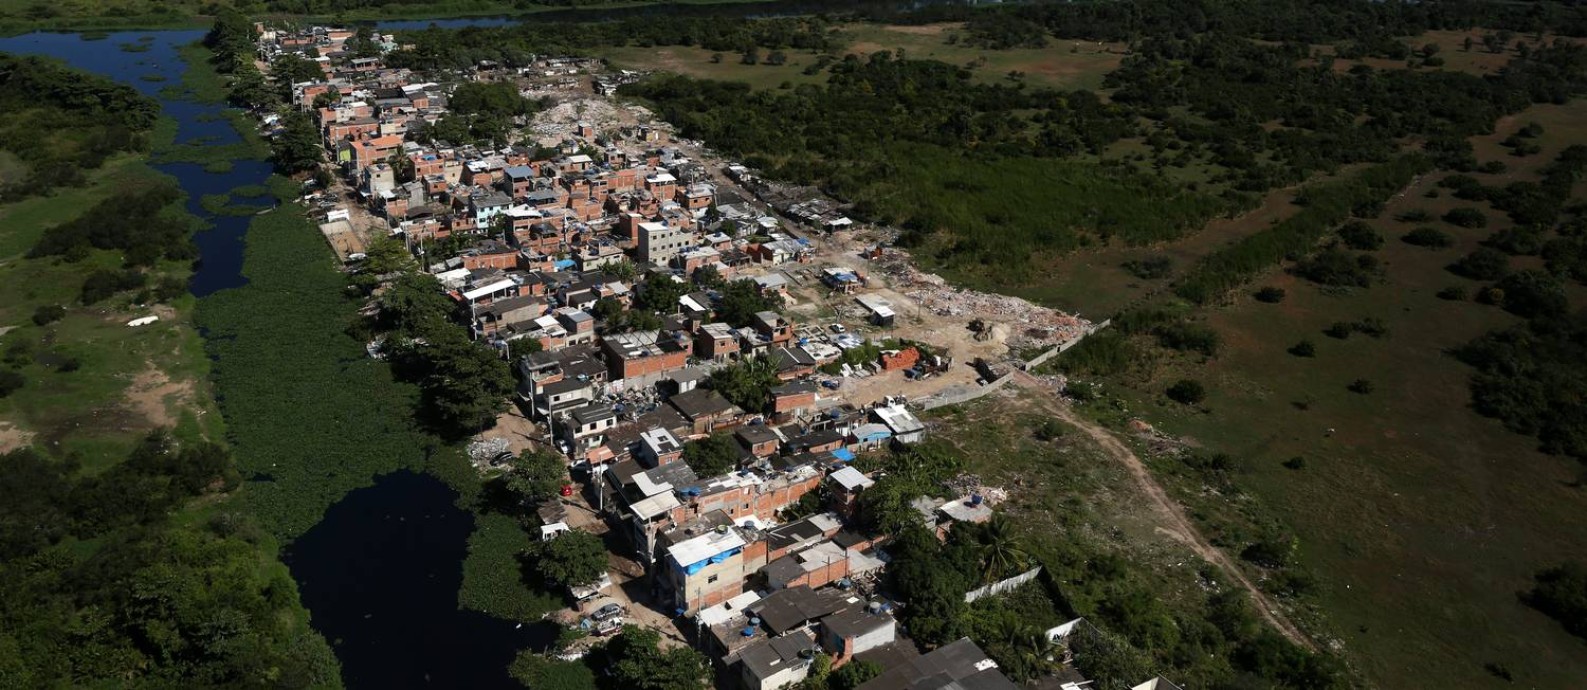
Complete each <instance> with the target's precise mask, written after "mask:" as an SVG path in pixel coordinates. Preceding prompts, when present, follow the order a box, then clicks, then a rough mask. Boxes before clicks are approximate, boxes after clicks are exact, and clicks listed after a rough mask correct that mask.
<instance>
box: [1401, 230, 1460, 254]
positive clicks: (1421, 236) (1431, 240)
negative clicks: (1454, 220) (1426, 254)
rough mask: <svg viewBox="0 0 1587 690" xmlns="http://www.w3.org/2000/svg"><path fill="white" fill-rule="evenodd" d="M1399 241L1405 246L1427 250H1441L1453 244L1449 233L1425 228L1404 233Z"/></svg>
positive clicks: (1453, 240) (1453, 241)
mask: <svg viewBox="0 0 1587 690" xmlns="http://www.w3.org/2000/svg"><path fill="white" fill-rule="evenodd" d="M1400 240H1401V241H1403V242H1405V243H1406V244H1410V245H1415V246H1418V247H1427V248H1428V249H1443V248H1445V247H1448V246H1450V245H1452V244H1454V243H1455V238H1453V237H1450V236H1449V233H1447V232H1444V231H1443V230H1439V229H1438V228H1433V227H1425V226H1424V227H1420V228H1417V229H1415V230H1412V231H1410V232H1408V233H1405V234H1404V235H1403V236H1401V237H1400Z"/></svg>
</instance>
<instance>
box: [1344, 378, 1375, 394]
mask: <svg viewBox="0 0 1587 690" xmlns="http://www.w3.org/2000/svg"><path fill="white" fill-rule="evenodd" d="M1345 387H1346V388H1348V389H1350V392H1351V393H1358V394H1360V395H1366V394H1368V393H1371V392H1372V390H1373V388H1374V386H1373V385H1372V382H1371V381H1369V380H1367V379H1356V380H1354V381H1351V382H1350V385H1348V386H1345Z"/></svg>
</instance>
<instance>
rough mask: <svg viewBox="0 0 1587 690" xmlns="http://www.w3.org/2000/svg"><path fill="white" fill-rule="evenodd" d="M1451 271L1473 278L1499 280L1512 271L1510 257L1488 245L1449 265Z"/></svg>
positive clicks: (1463, 276)
mask: <svg viewBox="0 0 1587 690" xmlns="http://www.w3.org/2000/svg"><path fill="white" fill-rule="evenodd" d="M1449 272H1450V273H1453V274H1455V275H1457V276H1460V277H1462V278H1470V279H1472V280H1498V279H1500V278H1503V277H1504V276H1505V274H1507V273H1509V272H1510V257H1508V256H1505V254H1504V252H1501V251H1499V250H1497V249H1490V248H1488V247H1478V248H1477V249H1476V250H1475V251H1473V252H1471V253H1470V254H1467V255H1465V256H1463V257H1461V258H1460V260H1459V261H1456V262H1455V263H1452V264H1450V265H1449Z"/></svg>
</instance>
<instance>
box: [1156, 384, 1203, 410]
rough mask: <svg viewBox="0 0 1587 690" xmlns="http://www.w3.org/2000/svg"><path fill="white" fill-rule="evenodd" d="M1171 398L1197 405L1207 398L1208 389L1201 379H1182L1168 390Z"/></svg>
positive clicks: (1186, 403)
mask: <svg viewBox="0 0 1587 690" xmlns="http://www.w3.org/2000/svg"><path fill="white" fill-rule="evenodd" d="M1166 393H1167V395H1168V399H1169V400H1173V401H1174V402H1177V403H1182V404H1185V405H1195V404H1197V403H1200V402H1201V401H1202V400H1205V399H1206V398H1207V389H1206V387H1204V386H1202V385H1201V382H1200V381H1196V380H1194V379H1180V380H1178V381H1176V382H1174V385H1172V386H1169V387H1168V390H1167V391H1166Z"/></svg>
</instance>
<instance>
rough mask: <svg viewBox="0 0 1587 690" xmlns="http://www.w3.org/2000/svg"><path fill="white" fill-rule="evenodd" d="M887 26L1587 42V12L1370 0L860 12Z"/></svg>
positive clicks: (1463, 1) (1094, 36) (1540, 5)
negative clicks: (1509, 35) (999, 23)
mask: <svg viewBox="0 0 1587 690" xmlns="http://www.w3.org/2000/svg"><path fill="white" fill-rule="evenodd" d="M863 12H864V13H865V14H866V15H867V16H870V17H873V18H877V19H883V20H886V21H903V22H931V21H949V20H972V21H976V22H978V23H980V24H982V25H983V26H986V25H990V24H991V23H990V22H987V21H986V20H985V19H983V18H982V15H984V14H986V13H989V12H990V13H1004V14H1009V15H1012V16H1014V17H1016V18H1018V19H1020V20H1022V21H1024V22H1028V23H1031V24H1037V25H1040V26H1042V27H1044V28H1045V29H1046V30H1047V31H1049V32H1050V33H1052V34H1053V35H1054V36H1057V37H1059V38H1065V39H1089V40H1097V41H1132V40H1136V39H1139V38H1142V37H1146V36H1158V37H1162V36H1178V37H1189V36H1193V35H1196V34H1202V33H1207V32H1212V31H1221V32H1226V33H1232V34H1239V35H1243V36H1250V37H1252V38H1259V39H1263V40H1268V41H1299V42H1304V43H1332V42H1336V41H1356V42H1361V43H1373V42H1376V41H1378V40H1380V39H1382V38H1386V37H1397V36H1412V35H1415V34H1419V33H1423V32H1426V31H1431V30H1438V29H1469V28H1472V27H1475V26H1482V27H1486V28H1490V29H1506V30H1511V31H1518V32H1526V33H1536V32H1540V31H1544V30H1549V31H1553V32H1555V33H1560V34H1564V35H1566V36H1587V8H1583V7H1581V6H1580V5H1574V4H1568V3H1556V2H1525V3H1512V2H1498V1H1495V0H1455V1H1452V2H1404V1H1393V2H1374V1H1373V0H1321V1H1314V0H1239V1H1237V2H1221V1H1219V0H1188V1H1183V2H1155V1H1153V0H1123V1H1121V2H1043V3H1022V4H1018V5H1014V6H1010V7H1001V8H992V9H980V8H971V7H962V6H945V7H934V8H928V9H927V10H925V11H921V12H913V11H898V10H896V9H893V8H889V7H885V6H878V7H874V8H869V9H867V10H863Z"/></svg>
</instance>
